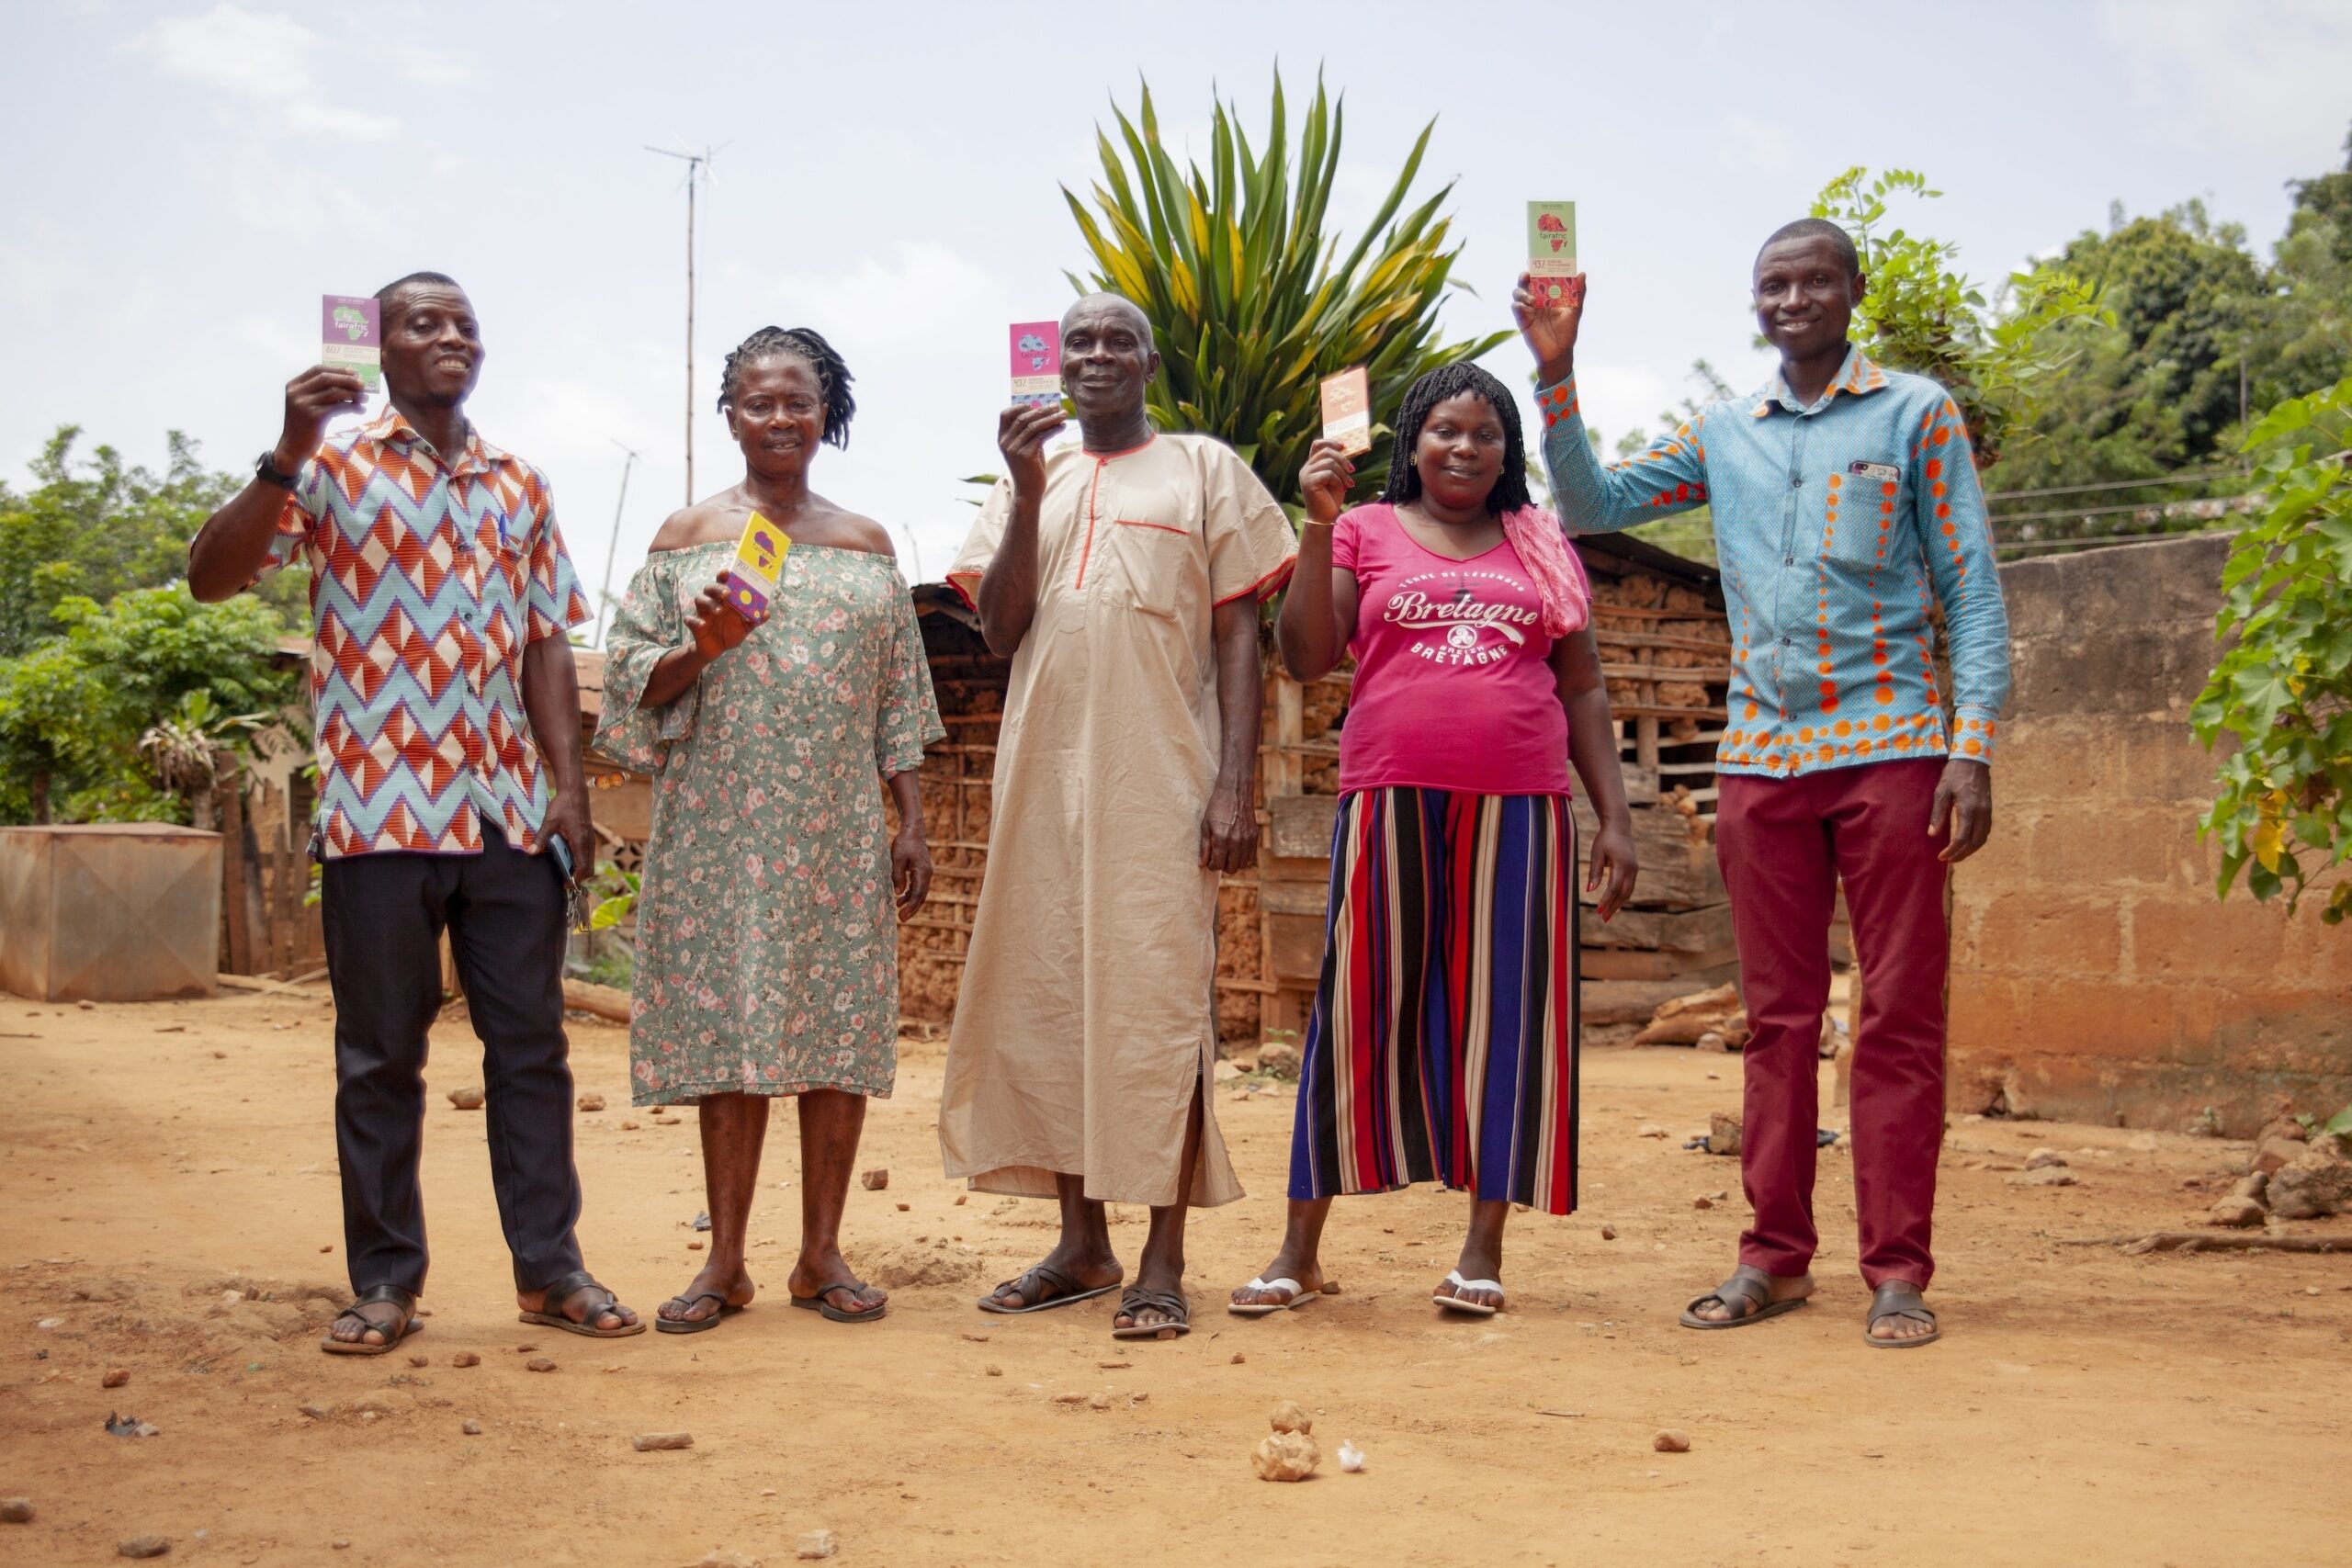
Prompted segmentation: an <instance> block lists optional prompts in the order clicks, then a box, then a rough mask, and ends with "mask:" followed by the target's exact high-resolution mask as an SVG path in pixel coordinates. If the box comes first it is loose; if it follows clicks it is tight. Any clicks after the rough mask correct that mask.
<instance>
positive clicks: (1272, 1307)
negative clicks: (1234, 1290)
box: [1225, 1280, 1323, 1317]
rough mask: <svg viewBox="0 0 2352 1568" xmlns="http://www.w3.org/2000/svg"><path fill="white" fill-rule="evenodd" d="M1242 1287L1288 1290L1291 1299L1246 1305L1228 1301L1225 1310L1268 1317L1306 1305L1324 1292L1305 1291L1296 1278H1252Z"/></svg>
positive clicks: (1245, 1315) (1245, 1288) (1247, 1315)
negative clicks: (1300, 1287)
mask: <svg viewBox="0 0 2352 1568" xmlns="http://www.w3.org/2000/svg"><path fill="white" fill-rule="evenodd" d="M1241 1288H1242V1289H1243V1290H1245V1291H1288V1292H1290V1300H1288V1301H1286V1302H1250V1303H1248V1304H1246V1305H1245V1304H1244V1303H1240V1302H1230V1301H1229V1302H1227V1303H1225V1310H1226V1311H1227V1312H1229V1313H1231V1314H1233V1315H1234V1316H1236V1317H1267V1316H1270V1315H1272V1314H1274V1313H1278V1312H1288V1311H1290V1310H1291V1308H1293V1307H1303V1306H1305V1305H1306V1303H1309V1302H1311V1301H1313V1300H1315V1299H1316V1298H1317V1297H1318V1296H1320V1295H1321V1294H1322V1293H1323V1292H1320V1291H1303V1290H1301V1289H1299V1286H1298V1281H1297V1280H1250V1282H1249V1283H1248V1284H1246V1285H1244V1286H1242V1287H1241Z"/></svg>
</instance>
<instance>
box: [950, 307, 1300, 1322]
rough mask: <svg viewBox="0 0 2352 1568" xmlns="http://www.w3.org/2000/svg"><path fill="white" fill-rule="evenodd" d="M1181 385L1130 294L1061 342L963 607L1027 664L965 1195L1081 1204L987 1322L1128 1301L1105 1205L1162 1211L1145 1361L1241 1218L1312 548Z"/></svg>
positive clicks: (979, 982) (996, 856) (1141, 1279)
mask: <svg viewBox="0 0 2352 1568" xmlns="http://www.w3.org/2000/svg"><path fill="white" fill-rule="evenodd" d="M1158 370H1159V354H1158V353H1157V352H1156V351H1155V350H1154V349H1153V347H1152V342H1151V328H1150V325H1149V323H1148V321H1145V319H1144V316H1143V312H1142V311H1140V310H1136V307H1135V306H1134V305H1132V304H1130V303H1129V302H1128V301H1126V300H1125V299H1120V298H1118V297H1117V296H1115V295H1107V294H1098V295H1093V296H1091V297H1089V298H1088V299H1082V300H1080V302H1079V303H1078V304H1077V305H1075V306H1073V307H1072V308H1071V310H1070V312H1069V315H1068V316H1066V317H1064V318H1063V321H1062V388H1063V390H1064V392H1065V393H1067V394H1068V396H1069V399H1070V401H1071V403H1072V404H1073V405H1074V406H1075V407H1076V409H1077V411H1078V424H1079V433H1080V442H1079V443H1078V444H1077V445H1075V446H1063V447H1062V448H1060V449H1059V450H1057V451H1054V452H1052V453H1050V454H1049V453H1047V452H1046V449H1045V448H1046V442H1047V441H1048V440H1049V439H1051V438H1052V437H1053V436H1054V435H1055V434H1057V433H1058V432H1059V431H1060V430H1061V429H1062V428H1063V425H1064V419H1063V415H1062V412H1061V408H1060V405H1059V404H1058V403H1047V404H1043V405H1039V406H1034V407H1021V406H1015V407H1013V408H1011V409H1008V410H1006V411H1005V412H1004V414H1003V415H1002V416H1001V418H1000V420H999V422H998V445H999V446H1000V448H1001V450H1002V452H1003V454H1004V458H1005V463H1006V467H1007V477H1006V479H1005V480H1004V482H1002V483H1001V484H999V485H998V486H997V488H996V491H995V492H994V493H993V494H992V495H990V496H989V502H988V504H987V505H986V506H985V507H984V508H983V509H982V511H981V513H980V517H979V521H978V523H977V524H976V525H974V527H973V529H972V535H971V537H970V538H969V539H968V540H967V541H966V542H965V545H964V548H963V551H962V553H961V554H960V555H958V556H957V557H956V564H955V566H954V567H953V568H952V569H951V570H949V572H948V574H947V581H949V582H950V583H951V584H953V585H954V586H955V587H956V590H957V591H958V592H961V593H962V594H963V595H964V596H965V597H966V598H967V600H969V601H970V602H971V603H972V604H973V606H974V608H976V609H977V610H978V612H979V616H980V625H981V630H982V633H983V635H984V636H985V637H987V639H988V644H989V648H990V649H993V650H994V651H995V652H997V653H998V654H1000V655H1003V656H1007V657H1009V658H1011V659H1012V680H1011V683H1010V685H1009V687H1008V688H1007V690H1006V693H1005V705H1004V718H1003V722H1002V726H1001V732H1000V734H999V737H998V741H997V755H996V775H995V783H994V795H993V819H992V821H991V824H990V827H989V864H988V874H987V876H986V878H985V879H984V880H983V882H982V884H981V887H980V903H979V908H978V912H977V914H976V916H975V918H974V921H973V929H972V944H971V948H970V951H969V952H968V953H967V956H966V959H965V964H964V981H963V988H962V991H961V994H960V995H959V996H958V997H957V998H956V1023H955V1029H954V1032H953V1033H952V1034H951V1035H950V1036H949V1043H948V1049H947V1080H946V1086H945V1089H944V1095H943V1097H942V1100H941V1104H940V1113H939V1141H940V1146H941V1148H942V1150H943V1151H944V1154H945V1156H946V1165H947V1174H948V1175H950V1176H961V1177H966V1178H968V1179H970V1181H971V1183H972V1185H973V1186H974V1187H975V1188H978V1190H982V1191H987V1192H1012V1193H1019V1194H1023V1195H1029V1196H1035V1197H1044V1196H1046V1195H1048V1194H1051V1195H1053V1196H1055V1197H1057V1198H1058V1199H1059V1200H1060V1201H1061V1239H1060V1241H1059V1243H1058V1244H1057V1246H1056V1247H1054V1249H1053V1251H1052V1252H1051V1253H1049V1254H1047V1255H1046V1258H1045V1259H1044V1260H1043V1261H1042V1262H1040V1263H1038V1264H1037V1265H1036V1266H1035V1268H1032V1269H1029V1270H1028V1272H1026V1273H1024V1274H1023V1275H1021V1276H1020V1277H1019V1278H1018V1279H1014V1280H1007V1281H1006V1282H1005V1283H1004V1284H1002V1285H1001V1286H999V1287H998V1288H997V1290H996V1291H995V1292H993V1293H992V1294H990V1295H989V1296H988V1297H986V1298H985V1299H983V1300H982V1301H981V1303H980V1306H981V1307H982V1309H983V1310H986V1311H989V1312H1001V1313H1011V1312H1035V1311H1037V1310H1040V1309H1042V1308H1046V1307H1054V1306H1064V1305H1067V1304H1069V1303H1072V1302H1076V1301H1082V1300H1085V1299H1086V1298H1087V1297H1090V1296H1095V1295H1101V1294H1103V1292H1106V1291H1109V1290H1112V1289H1113V1288H1114V1287H1116V1286H1117V1285H1118V1284H1119V1283H1120V1282H1121V1280H1123V1279H1124V1278H1125V1273H1124V1270H1123V1269H1121V1267H1120V1264H1119V1260H1118V1258H1117V1257H1116V1256H1115V1255H1114V1253H1113V1252H1112V1250H1111V1236H1110V1231H1109V1228H1108V1226H1107V1224H1106V1223H1105V1219H1104V1213H1103V1204H1104V1203H1105V1202H1125V1203H1144V1204H1148V1205H1149V1206H1150V1208H1151V1232H1150V1235H1149V1238H1148V1240H1147V1241H1146V1242H1145V1244H1144V1249H1143V1256H1142V1258H1140V1259H1139V1260H1138V1263H1137V1267H1136V1280H1135V1282H1134V1283H1133V1284H1132V1285H1129V1286H1128V1287H1127V1290H1126V1292H1125V1294H1124V1295H1123V1296H1122V1298H1121V1301H1120V1309H1119V1313H1118V1314H1117V1316H1116V1317H1115V1318H1114V1320H1113V1329H1112V1332H1113V1334H1114V1337H1120V1338H1150V1337H1159V1338H1174V1337H1177V1336H1178V1335H1181V1334H1182V1333H1184V1332H1185V1331H1186V1330H1187V1328H1188V1327H1189V1311H1188V1308H1187V1305H1186V1303H1185V1300H1184V1296H1183V1276H1184V1218H1185V1213H1186V1210H1187V1208H1188V1207H1189V1206H1191V1205H1193V1204H1200V1205H1204V1206H1214V1205H1216V1204H1219V1203H1227V1202H1230V1201H1233V1200H1234V1199H1236V1198H1238V1197H1240V1196H1241V1188H1240V1184H1239V1183H1238V1181H1237V1180H1236V1179H1234V1174H1233V1164H1232V1161H1231V1160H1230V1159H1228V1158H1227V1155H1226V1151H1225V1143H1224V1140H1223V1139H1222V1138H1220V1137H1219V1136H1218V1135H1217V1130H1216V1116H1215V1114H1214V1112H1213V1111H1212V1110H1211V1108H1210V1105H1209V1097H1208V1094H1207V1086H1208V1084H1209V1082H1210V1076H1211V1068H1212V1066H1213V1065H1214V1063H1215V1060H1216V988H1215V987H1216V887H1217V876H1218V874H1219V873H1221V872H1226V871H1238V870H1241V869H1242V868H1244V867H1245V866H1249V865H1250V864H1253V863H1255V861H1256V857H1257V851H1258V819H1257V750H1258V724H1259V718H1258V714H1259V700H1260V693H1261V673H1260V664H1259V651H1258V606H1259V604H1260V602H1261V600H1262V599H1264V598H1265V597H1266V596H1267V595H1268V594H1270V593H1272V592H1274V591H1275V590H1276V589H1277V588H1279V587H1280V586H1281V584H1282V581H1283V578H1284V577H1285V576H1286V575H1287V574H1288V572H1289V570H1290V567H1291V562H1292V559H1293V558H1294V557H1295V554H1296V551H1297V542H1296V536H1295V534H1294V533H1293V531H1292V529H1291V526H1290V523H1289V521H1288V519H1287V518H1286V517H1284V515H1283V511H1282V508H1281V507H1280V506H1279V505H1278V504H1277V503H1276V502H1275V501H1274V498H1273V497H1272V495H1270V494H1269V493H1267V491H1266V488H1265V486H1264V485H1262V484H1261V483H1260V482H1259V480H1258V478H1257V476H1256V475H1255V474H1253V473H1251V472H1250V468H1249V466H1248V465H1247V464H1245V463H1244V462H1242V460H1241V458H1240V457H1238V455H1237V454H1235V453H1234V451H1233V450H1232V449H1231V448H1230V447H1228V446H1225V445H1223V444H1222V443H1220V442H1217V441H1215V440H1212V439H1210V438H1209V437H1207V436H1203V435H1177V434H1155V433H1154V432H1153V430H1152V428H1151V425H1150V423H1148V420H1147V419H1146V418H1145V415H1144V389H1145V388H1146V387H1147V386H1148V384H1149V382H1150V379H1151V378H1152V377H1153V376H1154V375H1155V374H1157V373H1158Z"/></svg>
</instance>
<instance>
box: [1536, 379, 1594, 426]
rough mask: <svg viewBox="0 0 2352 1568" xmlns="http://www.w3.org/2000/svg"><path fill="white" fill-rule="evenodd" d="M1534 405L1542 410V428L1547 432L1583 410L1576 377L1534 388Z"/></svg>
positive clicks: (1578, 414) (1574, 417) (1580, 413)
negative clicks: (1578, 396) (1578, 395)
mask: <svg viewBox="0 0 2352 1568" xmlns="http://www.w3.org/2000/svg"><path fill="white" fill-rule="evenodd" d="M1535 406H1536V407H1537V408H1539V409H1541V410H1542V411H1543V412H1544V430H1545V432H1546V433H1549V432H1550V431H1551V430H1552V429H1553V427H1554V426H1555V425H1562V424H1566V423H1568V421H1570V420H1572V419H1576V418H1577V417H1579V416H1581V415H1582V413H1583V412H1584V404H1583V402H1582V400H1579V399H1578V398H1577V378H1575V377H1574V376H1570V377H1568V378H1566V380H1563V381H1555V382H1553V383H1552V384H1551V385H1550V386H1548V387H1538V388H1536V389H1535Z"/></svg>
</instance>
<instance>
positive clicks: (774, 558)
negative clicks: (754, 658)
mask: <svg viewBox="0 0 2352 1568" xmlns="http://www.w3.org/2000/svg"><path fill="white" fill-rule="evenodd" d="M791 552H792V539H791V537H790V536H788V535H786V533H785V531H784V530H783V529H781V528H779V527H777V526H776V525H775V524H773V523H771V522H769V521H768V520H767V519H766V518H764V517H763V516H761V515H760V514H759V513H756V512H754V513H752V516H751V520H750V521H749V522H747V523H745V524H744V525H743V536H742V537H741V539H738V540H737V541H736V542H735V558H734V559H733V560H731V561H729V562H728V564H727V572H726V575H725V576H723V577H721V578H720V579H719V580H718V581H719V585H720V586H721V587H722V588H724V589H725V590H726V591H727V602H728V604H731V605H733V606H734V607H735V613H736V614H737V615H741V616H742V617H743V618H744V619H745V620H747V621H749V622H751V623H752V625H753V626H758V625H759V624H760V623H761V622H763V621H764V620H766V619H767V618H768V611H769V609H770V607H771V602H772V601H773V600H774V599H775V591H776V585H777V584H778V583H780V582H782V581H784V558H785V557H786V556H787V555H789V554H790V553H791Z"/></svg>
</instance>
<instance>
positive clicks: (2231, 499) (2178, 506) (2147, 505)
mask: <svg viewBox="0 0 2352 1568" xmlns="http://www.w3.org/2000/svg"><path fill="white" fill-rule="evenodd" d="M2255 499H2256V492H2251V491H2249V492H2248V493H2246V494H2244V495H2211V496H2199V497H2197V498H2195V499H2193V500H2189V501H2143V502H2134V503H2131V504H2128V505H2123V506H2068V507H2061V508H2059V509H2058V510H2057V511H2055V512H1996V513H1993V514H1992V520H1993V521H1994V522H1996V523H2040V522H2044V521H2047V520H2051V519H2054V518H2060V517H2114V516H2120V515H2121V514H2123V513H2131V512H2154V513H2163V514H2166V515H2178V516H2184V517H2193V516H2195V515H2197V513H2192V512H2189V511H2188V510H2186V509H2187V508H2189V507H2193V506H2218V507H2221V508H2222V509H2223V510H2224V512H2225V513H2226V512H2227V511H2228V510H2229V509H2231V508H2233V507H2236V506H2237V504H2238V503H2239V502H2247V501H2253V500H2255Z"/></svg>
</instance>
